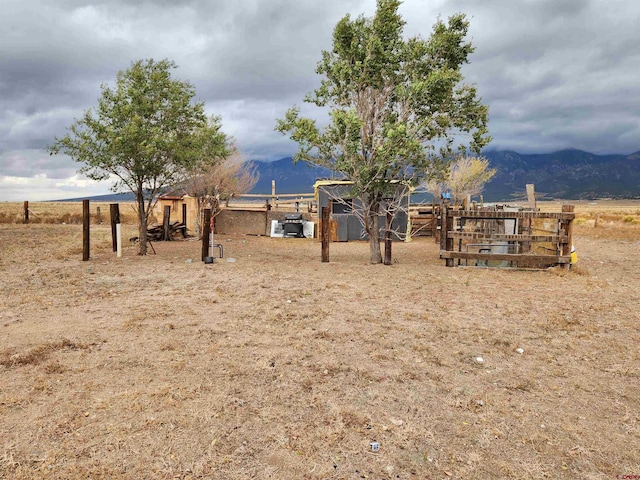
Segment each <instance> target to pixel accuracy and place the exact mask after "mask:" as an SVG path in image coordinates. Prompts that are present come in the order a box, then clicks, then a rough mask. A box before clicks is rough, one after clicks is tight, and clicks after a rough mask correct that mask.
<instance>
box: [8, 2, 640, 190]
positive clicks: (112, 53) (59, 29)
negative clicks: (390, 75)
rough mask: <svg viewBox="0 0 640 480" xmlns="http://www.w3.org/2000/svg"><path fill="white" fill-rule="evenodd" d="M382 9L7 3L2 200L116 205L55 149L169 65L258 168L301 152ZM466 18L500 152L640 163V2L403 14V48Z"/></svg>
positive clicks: (445, 7)
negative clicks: (332, 66)
mask: <svg viewBox="0 0 640 480" xmlns="http://www.w3.org/2000/svg"><path fill="white" fill-rule="evenodd" d="M374 12H375V0H323V1H322V2H319V1H308V0H235V1H230V0H103V1H98V0H94V1H85V0H55V1H53V0H51V1H48V0H2V14H1V16H0V19H1V21H2V24H3V26H2V28H0V201H23V200H31V201H44V200H55V199H62V198H77V197H83V196H87V197H88V196H93V195H98V194H104V193H109V192H110V190H109V188H110V186H111V183H110V182H94V181H91V180H89V179H87V178H86V177H83V176H82V175H80V174H78V173H77V171H78V169H79V168H80V166H81V164H79V163H77V162H75V161H74V160H73V159H71V158H69V157H67V156H65V155H56V156H50V155H49V154H48V152H47V150H46V149H47V146H49V145H51V144H52V143H53V142H54V139H55V137H56V136H58V137H61V136H64V135H65V134H66V131H67V128H68V127H69V126H70V125H71V124H72V123H73V122H74V120H75V119H78V118H80V117H81V116H82V114H83V113H84V112H85V111H86V110H87V109H89V108H92V107H95V106H96V105H97V101H98V98H99V96H100V92H101V90H100V86H101V85H102V84H107V85H113V84H114V82H115V78H116V75H117V73H118V71H120V70H126V69H127V68H129V67H130V66H131V63H132V62H134V61H136V60H140V59H149V58H153V59H155V60H160V59H164V58H167V59H169V60H172V61H174V62H175V63H176V64H177V66H178V68H177V69H176V70H174V72H173V75H174V77H175V78H178V79H180V80H188V81H189V82H190V83H191V84H193V85H194V87H195V89H196V99H197V100H199V101H202V102H204V103H205V108H206V111H207V113H209V114H212V115H214V114H215V115H220V116H221V117H222V123H223V130H224V131H225V133H227V134H229V135H231V136H232V137H233V138H234V139H235V142H236V144H237V146H238V148H239V149H240V151H241V152H242V154H243V155H244V156H245V157H246V158H247V159H252V160H276V159H280V158H283V157H286V156H290V155H292V154H293V153H294V152H295V150H296V144H295V143H293V142H291V141H290V140H289V139H288V138H287V137H285V136H283V135H281V134H280V133H278V132H276V131H274V127H275V123H276V120H277V119H278V118H281V117H282V116H283V115H284V113H285V112H286V110H287V109H288V108H290V107H292V106H294V105H297V106H300V107H302V111H303V113H304V114H305V115H308V116H313V117H316V118H317V119H318V120H319V121H320V122H322V121H323V119H324V118H326V112H324V111H318V109H312V108H311V106H305V105H306V104H304V103H303V99H304V96H305V95H306V94H307V93H310V92H312V91H313V89H314V88H316V87H318V85H319V83H320V80H321V77H320V76H318V75H317V74H316V73H315V68H316V65H317V63H318V61H319V60H320V58H321V52H322V51H323V50H329V49H330V48H331V36H332V32H333V28H334V27H335V25H336V23H337V22H338V21H339V20H340V19H341V18H342V17H344V16H345V15H346V14H350V15H351V16H352V18H355V17H357V16H358V15H360V14H364V15H366V16H371V15H373V14H374ZM459 12H462V13H464V14H466V15H467V17H468V19H469V21H470V28H469V36H468V38H469V40H470V41H471V42H472V43H473V45H474V46H475V52H474V53H473V54H472V55H471V57H470V62H469V64H467V65H465V67H464V68H463V74H464V77H465V82H467V83H472V84H475V86H476V88H477V90H478V94H479V96H480V97H482V101H483V103H484V104H486V105H488V106H489V133H490V134H491V136H492V137H493V142H492V143H491V144H490V145H489V147H487V148H488V149H492V150H514V151H517V152H519V153H548V152H552V151H556V150H560V149H566V148H576V149H580V150H586V151H589V152H592V153H597V154H610V153H619V154H630V153H633V152H636V151H638V150H640V81H638V79H639V78H640V48H638V41H639V40H640V34H639V33H638V28H637V22H638V19H640V2H638V1H636V0H482V1H480V0H405V1H404V3H403V4H402V5H401V7H400V14H401V15H402V16H403V18H404V20H405V21H406V26H405V31H404V33H405V36H407V37H410V36H416V35H420V36H421V37H423V38H428V36H429V35H430V33H431V31H432V27H433V24H434V23H435V22H436V20H437V19H438V18H441V19H443V20H446V18H447V17H448V16H450V15H452V14H454V13H459Z"/></svg>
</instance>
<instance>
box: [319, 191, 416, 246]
mask: <svg viewBox="0 0 640 480" xmlns="http://www.w3.org/2000/svg"><path fill="white" fill-rule="evenodd" d="M352 185H353V182H351V181H348V180H318V181H316V183H315V184H314V185H313V190H314V194H315V200H316V204H317V206H318V220H317V221H318V225H319V228H318V231H321V225H322V207H329V208H330V219H329V222H330V227H329V230H330V240H331V241H332V242H348V241H350V240H366V239H368V236H367V232H366V231H365V230H364V227H363V226H362V224H361V222H360V219H359V218H358V215H357V214H356V213H354V211H358V210H359V211H361V210H362V203H361V202H360V200H359V199H358V198H355V197H354V196H353V193H352ZM397 188H398V189H399V190H398V192H399V196H400V197H401V199H402V200H401V205H400V208H399V209H398V211H397V212H396V214H395V217H394V219H393V222H392V224H391V228H392V229H393V231H394V232H395V234H394V235H393V239H394V240H405V236H406V234H407V232H408V231H409V228H410V227H409V215H408V212H409V201H410V195H409V188H408V187H407V186H406V185H401V184H398V187H397ZM384 225H385V216H384V215H381V216H380V226H381V227H382V228H383V227H384Z"/></svg>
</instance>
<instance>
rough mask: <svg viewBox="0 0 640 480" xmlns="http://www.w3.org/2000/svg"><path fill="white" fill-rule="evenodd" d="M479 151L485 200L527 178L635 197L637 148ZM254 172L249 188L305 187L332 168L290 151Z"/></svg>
mask: <svg viewBox="0 0 640 480" xmlns="http://www.w3.org/2000/svg"><path fill="white" fill-rule="evenodd" d="M483 155H484V156H485V157H486V158H487V159H488V160H489V163H490V165H491V167H492V168H495V169H496V174H495V176H494V177H493V179H492V180H491V181H490V182H489V183H487V185H485V188H484V192H483V197H484V199H485V200H486V201H509V200H514V199H515V198H519V197H524V196H525V193H524V192H525V186H526V184H527V183H533V184H534V185H535V189H536V192H537V193H538V195H539V196H542V195H544V198H545V199H571V200H581V199H596V198H640V151H638V152H636V153H633V154H630V155H595V154H593V153H589V152H584V151H582V150H573V149H569V150H561V151H558V152H553V153H548V154H519V153H517V152H513V151H487V152H484V153H483ZM252 163H253V165H254V167H255V168H256V171H257V173H258V174H259V176H260V177H259V180H258V182H257V183H256V185H255V186H254V188H253V190H252V192H254V193H268V192H271V181H272V180H275V182H276V192H277V193H306V192H311V191H312V190H313V184H314V183H315V181H316V180H317V179H318V178H330V177H331V172H330V171H328V170H326V169H323V168H318V167H310V166H308V165H307V164H306V163H303V162H300V163H298V164H295V165H294V164H293V161H292V159H291V157H287V158H282V159H280V160H276V161H272V162H261V161H253V162H252Z"/></svg>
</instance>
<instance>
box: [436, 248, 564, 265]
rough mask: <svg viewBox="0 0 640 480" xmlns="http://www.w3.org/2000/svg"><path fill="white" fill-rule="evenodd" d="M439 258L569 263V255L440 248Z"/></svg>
mask: <svg viewBox="0 0 640 480" xmlns="http://www.w3.org/2000/svg"><path fill="white" fill-rule="evenodd" d="M440 258H441V259H444V260H449V259H461V260H501V261H508V262H516V263H519V262H526V263H549V264H551V263H559V264H567V263H571V255H529V254H515V253H471V252H448V251H446V250H440Z"/></svg>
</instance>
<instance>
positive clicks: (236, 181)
mask: <svg viewBox="0 0 640 480" xmlns="http://www.w3.org/2000/svg"><path fill="white" fill-rule="evenodd" d="M232 151H233V153H232V154H231V155H230V156H228V157H214V158H207V157H203V159H202V160H201V161H200V162H199V163H198V165H197V166H196V167H195V168H192V169H191V170H190V171H189V175H188V177H187V179H186V180H185V182H184V183H183V188H184V190H185V191H186V192H187V193H188V194H189V195H191V196H194V197H196V198H197V200H198V212H199V215H198V218H200V217H201V216H202V213H203V211H204V208H205V207H209V208H211V209H212V212H211V213H212V215H213V216H214V217H215V216H216V215H218V214H219V213H220V212H221V211H222V209H223V208H224V206H226V205H228V203H229V200H230V199H231V198H233V197H234V196H236V195H240V194H243V193H246V192H248V191H249V190H251V189H252V188H253V186H254V185H255V184H256V182H257V181H258V176H257V173H256V169H255V168H254V167H253V166H252V165H251V164H249V163H246V162H245V161H244V158H243V157H242V155H241V154H240V153H239V152H238V151H237V150H235V149H232ZM198 221H200V220H198Z"/></svg>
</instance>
